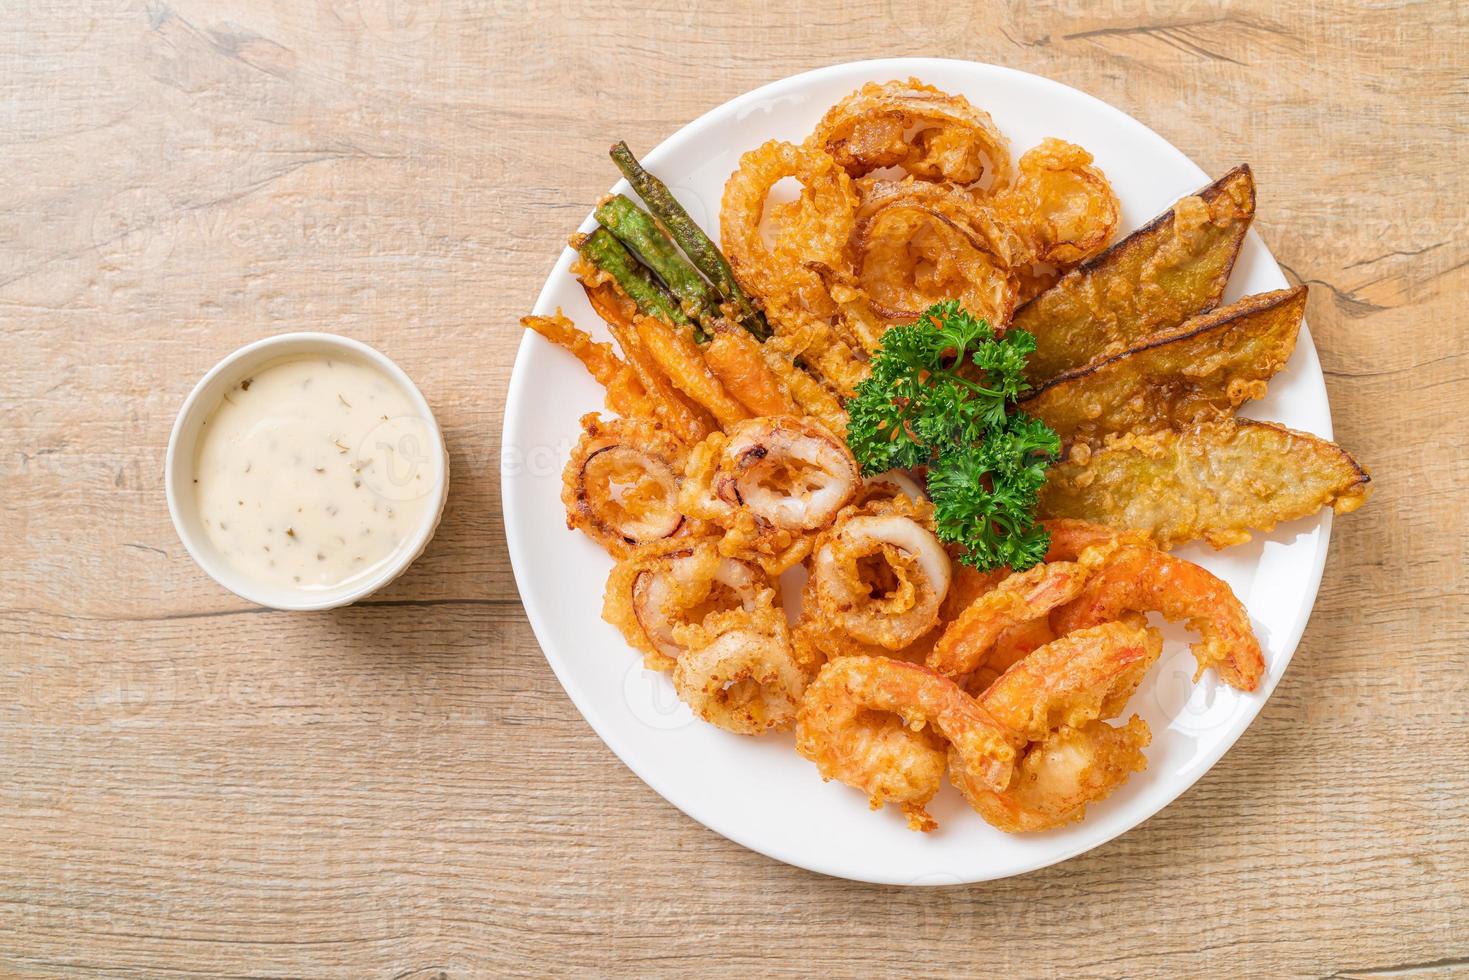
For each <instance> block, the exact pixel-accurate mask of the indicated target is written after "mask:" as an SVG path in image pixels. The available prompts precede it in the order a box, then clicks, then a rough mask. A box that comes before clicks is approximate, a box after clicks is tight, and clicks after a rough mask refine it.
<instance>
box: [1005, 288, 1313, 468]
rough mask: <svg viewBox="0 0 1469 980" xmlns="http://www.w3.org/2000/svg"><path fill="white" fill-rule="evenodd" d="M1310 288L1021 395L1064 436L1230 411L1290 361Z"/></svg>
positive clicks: (1245, 304)
mask: <svg viewBox="0 0 1469 980" xmlns="http://www.w3.org/2000/svg"><path fill="white" fill-rule="evenodd" d="M1305 310H1306V287H1305V286H1297V287H1296V288H1294V289H1282V290H1278V291H1276V292H1273V293H1261V294H1260V295H1258V296H1249V297H1246V298H1245V299H1242V300H1240V301H1239V302H1237V303H1231V304H1230V305H1229V306H1225V307H1221V308H1219V309H1216V310H1213V311H1211V312H1209V313H1204V314H1202V315H1200V316H1196V317H1193V318H1191V319H1189V320H1187V321H1186V322H1184V323H1183V324H1181V325H1180V326H1178V327H1175V328H1173V329H1171V330H1165V331H1162V332H1161V333H1157V334H1154V335H1153V336H1151V337H1149V338H1147V339H1146V340H1144V341H1143V342H1142V343H1140V344H1137V345H1135V346H1133V347H1131V348H1129V349H1128V350H1126V351H1124V352H1123V353H1121V354H1117V355H1113V356H1109V357H1103V358H1099V359H1098V360H1095V361H1093V362H1092V363H1090V364H1088V365H1086V366H1085V367H1080V368H1076V369H1075V370H1072V371H1067V372H1066V373H1064V374H1061V375H1059V376H1057V377H1056V378H1053V379H1052V380H1051V381H1049V382H1047V383H1046V384H1045V385H1044V386H1042V387H1041V389H1040V390H1039V391H1037V392H1036V393H1035V394H1033V395H1031V396H1030V397H1029V398H1028V399H1026V400H1025V401H1023V402H1021V403H1020V407H1021V409H1022V410H1023V411H1026V412H1028V413H1030V414H1031V415H1034V416H1035V417H1037V418H1039V419H1041V420H1042V421H1044V422H1045V423H1046V424H1047V425H1049V426H1050V427H1051V428H1053V429H1055V430H1056V434H1057V435H1059V436H1060V437H1061V441H1062V442H1063V443H1068V444H1069V443H1071V442H1073V441H1075V440H1085V441H1088V442H1091V443H1093V444H1096V443H1097V442H1099V441H1100V439H1101V437H1102V436H1106V435H1112V434H1114V433H1118V432H1151V431H1154V430H1157V429H1160V428H1166V427H1170V426H1180V425H1189V424H1192V423H1194V422H1202V421H1207V420H1208V419H1211V418H1217V417H1221V416H1223V415H1228V414H1230V413H1232V412H1233V411H1234V409H1236V408H1238V407H1239V406H1240V405H1241V404H1243V403H1244V402H1245V401H1247V400H1249V399H1252V398H1260V397H1262V396H1263V395H1264V394H1265V383H1266V382H1267V381H1268V380H1269V379H1270V378H1272V377H1274V376H1275V374H1276V373H1277V372H1278V371H1279V370H1280V369H1281V368H1283V367H1285V362H1286V361H1287V360H1289V359H1290V355H1291V351H1293V350H1295V348H1296V335H1297V334H1299V333H1300V331H1301V316H1302V314H1304V313H1305Z"/></svg>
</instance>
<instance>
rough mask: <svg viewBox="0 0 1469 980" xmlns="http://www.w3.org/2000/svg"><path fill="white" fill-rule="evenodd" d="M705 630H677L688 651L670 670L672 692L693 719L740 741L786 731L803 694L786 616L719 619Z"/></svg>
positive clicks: (762, 612) (761, 613)
mask: <svg viewBox="0 0 1469 980" xmlns="http://www.w3.org/2000/svg"><path fill="white" fill-rule="evenodd" d="M710 619H711V621H710V622H708V623H707V624H706V625H703V626H687V627H679V628H678V629H676V630H675V634H676V637H677V639H678V641H679V642H681V643H683V644H685V645H686V646H687V648H688V649H687V651H686V652H685V653H684V654H683V655H682V656H680V657H679V659H678V665H677V666H676V667H674V669H673V686H674V689H675V690H676V691H678V695H679V697H681V698H683V700H684V702H685V703H686V704H688V706H689V707H690V708H692V709H693V710H694V713H695V714H697V715H698V716H699V717H701V718H703V719H704V720H705V721H707V722H709V723H710V724H711V725H715V726H717V727H719V728H723V729H724V730H725V731H729V732H735V733H736V734H740V735H761V734H764V733H765V732H768V731H788V730H789V729H790V728H791V727H792V726H793V725H794V724H795V721H796V710H797V707H798V706H799V705H800V703H801V696H802V695H803V694H804V693H805V691H806V681H807V676H806V674H805V673H804V672H803V671H802V670H801V668H800V667H799V666H798V665H797V663H796V661H795V658H794V656H793V655H792V651H791V644H790V638H789V635H788V633H787V630H786V625H785V614H784V613H782V612H781V611H780V610H779V609H777V608H774V607H771V606H765V607H762V608H759V609H756V610H755V611H754V612H745V611H743V610H741V611H737V612H732V613H723V614H718V615H715V616H713V617H711V618H710Z"/></svg>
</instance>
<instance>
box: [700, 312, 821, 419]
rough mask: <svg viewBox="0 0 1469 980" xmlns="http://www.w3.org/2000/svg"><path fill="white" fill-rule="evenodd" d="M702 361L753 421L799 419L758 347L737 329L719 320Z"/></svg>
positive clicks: (793, 404)
mask: <svg viewBox="0 0 1469 980" xmlns="http://www.w3.org/2000/svg"><path fill="white" fill-rule="evenodd" d="M704 360H705V362H706V363H707V364H708V365H709V370H710V371H713V372H714V376H715V377H717V378H718V379H719V381H720V383H721V384H723V385H724V389H725V391H728V392H729V393H730V394H731V395H733V396H734V397H735V398H737V399H739V401H740V403H741V404H742V405H744V406H745V408H746V409H748V410H749V413H750V415H752V416H755V417H760V416H765V415H800V414H801V410H800V407H799V406H798V405H797V404H796V401H795V399H794V398H793V397H791V393H790V392H789V391H787V390H786V387H785V385H784V384H783V383H782V382H781V379H780V377H779V376H778V375H777V374H776V372H775V371H774V370H773V369H772V368H771V366H770V364H768V363H767V362H766V358H765V355H764V354H763V353H762V351H761V344H760V342H759V341H758V340H756V339H755V338H754V337H752V336H750V335H749V334H748V333H746V332H745V331H744V330H742V329H740V328H739V327H735V326H732V325H730V324H729V323H728V321H725V320H721V321H719V324H718V325H717V326H716V327H715V334H714V339H713V340H711V341H710V342H709V345H708V346H707V347H705V348H704Z"/></svg>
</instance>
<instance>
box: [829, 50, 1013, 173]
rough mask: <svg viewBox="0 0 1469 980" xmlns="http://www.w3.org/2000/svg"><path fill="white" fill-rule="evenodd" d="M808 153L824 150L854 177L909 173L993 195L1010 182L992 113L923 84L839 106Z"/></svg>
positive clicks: (887, 88)
mask: <svg viewBox="0 0 1469 980" xmlns="http://www.w3.org/2000/svg"><path fill="white" fill-rule="evenodd" d="M806 145H807V146H808V147H813V148H815V147H820V148H822V149H824V150H825V151H826V152H827V153H828V154H830V155H831V156H832V158H833V159H835V160H836V162H837V164H838V166H840V167H841V168H842V169H844V170H845V171H846V172H847V173H849V174H851V175H852V176H853V177H861V176H863V175H864V174H867V173H869V172H871V171H873V170H877V169H879V168H882V167H901V168H902V169H903V170H904V171H906V172H907V173H909V174H911V175H912V176H914V177H918V178H920V179H922V180H932V181H950V182H952V183H955V184H962V185H969V184H976V183H979V182H981V181H984V182H985V184H986V186H988V187H989V188H990V189H992V190H999V189H1001V188H1004V187H1005V186H1007V185H1008V184H1009V182H1010V141H1009V140H1007V139H1006V138H1005V137H1004V135H1003V134H1002V133H1001V132H1000V130H999V129H998V128H997V127H996V126H995V122H994V120H993V119H991V118H990V115H989V113H987V112H984V111H982V110H980V109H976V108H975V107H974V106H973V105H971V104H970V103H969V100H968V99H965V98H964V97H963V96H960V95H950V94H948V93H947V92H943V91H940V90H939V89H936V88H934V87H933V86H931V85H925V84H923V83H922V82H920V81H919V80H918V79H916V78H910V79H908V80H907V81H906V82H902V81H897V80H894V81H891V82H886V83H881V84H879V83H877V82H869V83H868V84H866V85H864V86H862V87H861V88H860V89H858V90H857V91H856V92H853V93H852V94H851V95H849V96H847V97H846V98H845V99H843V100H842V101H841V102H838V103H837V104H836V105H834V106H832V107H831V109H829V110H828V111H827V113H826V115H825V116H823V117H822V119H821V122H820V123H818V124H817V126H816V130H815V132H813V133H812V134H811V136H810V137H809V138H808V139H807V140H806Z"/></svg>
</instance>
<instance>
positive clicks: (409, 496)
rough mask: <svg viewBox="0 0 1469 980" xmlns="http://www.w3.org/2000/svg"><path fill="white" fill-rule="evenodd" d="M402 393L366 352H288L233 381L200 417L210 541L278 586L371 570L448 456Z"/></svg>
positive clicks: (409, 529)
mask: <svg viewBox="0 0 1469 980" xmlns="http://www.w3.org/2000/svg"><path fill="white" fill-rule="evenodd" d="M424 424H425V422H424V420H423V419H422V417H421V416H420V414H419V413H418V411H417V409H416V408H415V407H414V405H413V402H412V401H410V400H409V398H408V396H407V394H406V393H405V392H404V391H403V390H402V389H401V388H400V387H399V386H398V385H397V384H396V383H395V382H394V381H393V380H392V379H391V378H389V377H388V376H387V375H386V374H384V373H383V372H382V371H380V370H378V369H377V368H376V367H374V366H372V365H371V364H368V363H367V362H365V361H359V360H355V359H351V358H343V357H340V356H337V357H329V356H327V355H324V354H321V355H305V356H299V357H288V358H283V359H281V360H279V361H274V362H271V363H268V364H266V365H265V366H264V367H262V368H260V369H259V370H258V371H256V372H255V373H254V374H253V375H251V376H250V377H249V378H246V379H243V380H241V381H240V383H239V384H237V385H236V386H235V387H234V388H232V389H231V390H230V391H229V392H228V393H227V394H226V395H225V396H224V398H223V400H222V401H221V402H220V404H219V407H218V408H216V409H215V410H214V411H213V412H212V413H211V414H210V416H209V418H208V419H206V420H205V422H204V425H203V427H202V428H201V429H200V431H199V442H198V448H197V449H196V451H195V457H194V490H195V493H196V496H197V500H198V507H199V516H200V518H201V520H202V521H203V523H204V528H205V530H206V532H207V533H208V536H209V540H210V542H211V543H212V544H213V546H214V548H215V549H216V550H217V551H218V552H219V554H220V555H221V556H222V557H223V558H225V559H226V560H227V561H229V562H230V563H231V564H232V565H234V566H235V567H236V569H237V570H239V571H240V572H242V573H244V574H245V575H248V576H249V577H250V578H252V579H255V580H257V581H259V582H261V583H263V584H268V585H271V586H275V587H280V588H298V589H307V590H309V589H326V588H333V587H336V586H339V585H342V584H344V583H346V582H348V581H350V580H352V579H355V578H358V577H361V576H366V575H369V574H371V573H372V572H373V570H374V569H376V568H377V567H378V566H380V565H381V564H383V563H384V562H385V561H387V560H388V559H390V558H391V557H392V556H393V555H394V553H395V552H396V551H397V550H398V547H399V545H400V544H402V542H403V541H404V540H405V539H406V538H408V537H410V536H412V535H413V533H414V532H415V531H416V530H417V529H418V528H419V527H420V525H421V524H422V523H423V516H424V511H425V510H426V509H427V508H428V507H429V506H430V505H431V504H433V503H436V502H437V501H436V499H435V497H434V495H433V493H434V490H435V483H436V481H437V479H438V477H439V473H440V471H441V467H442V460H435V459H431V458H428V457H427V456H426V455H425V454H426V452H427V448H428V447H427V446H426V445H425V444H424V443H423V441H422V440H420V439H418V438H417V434H418V433H420V432H422V431H423V426H424Z"/></svg>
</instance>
